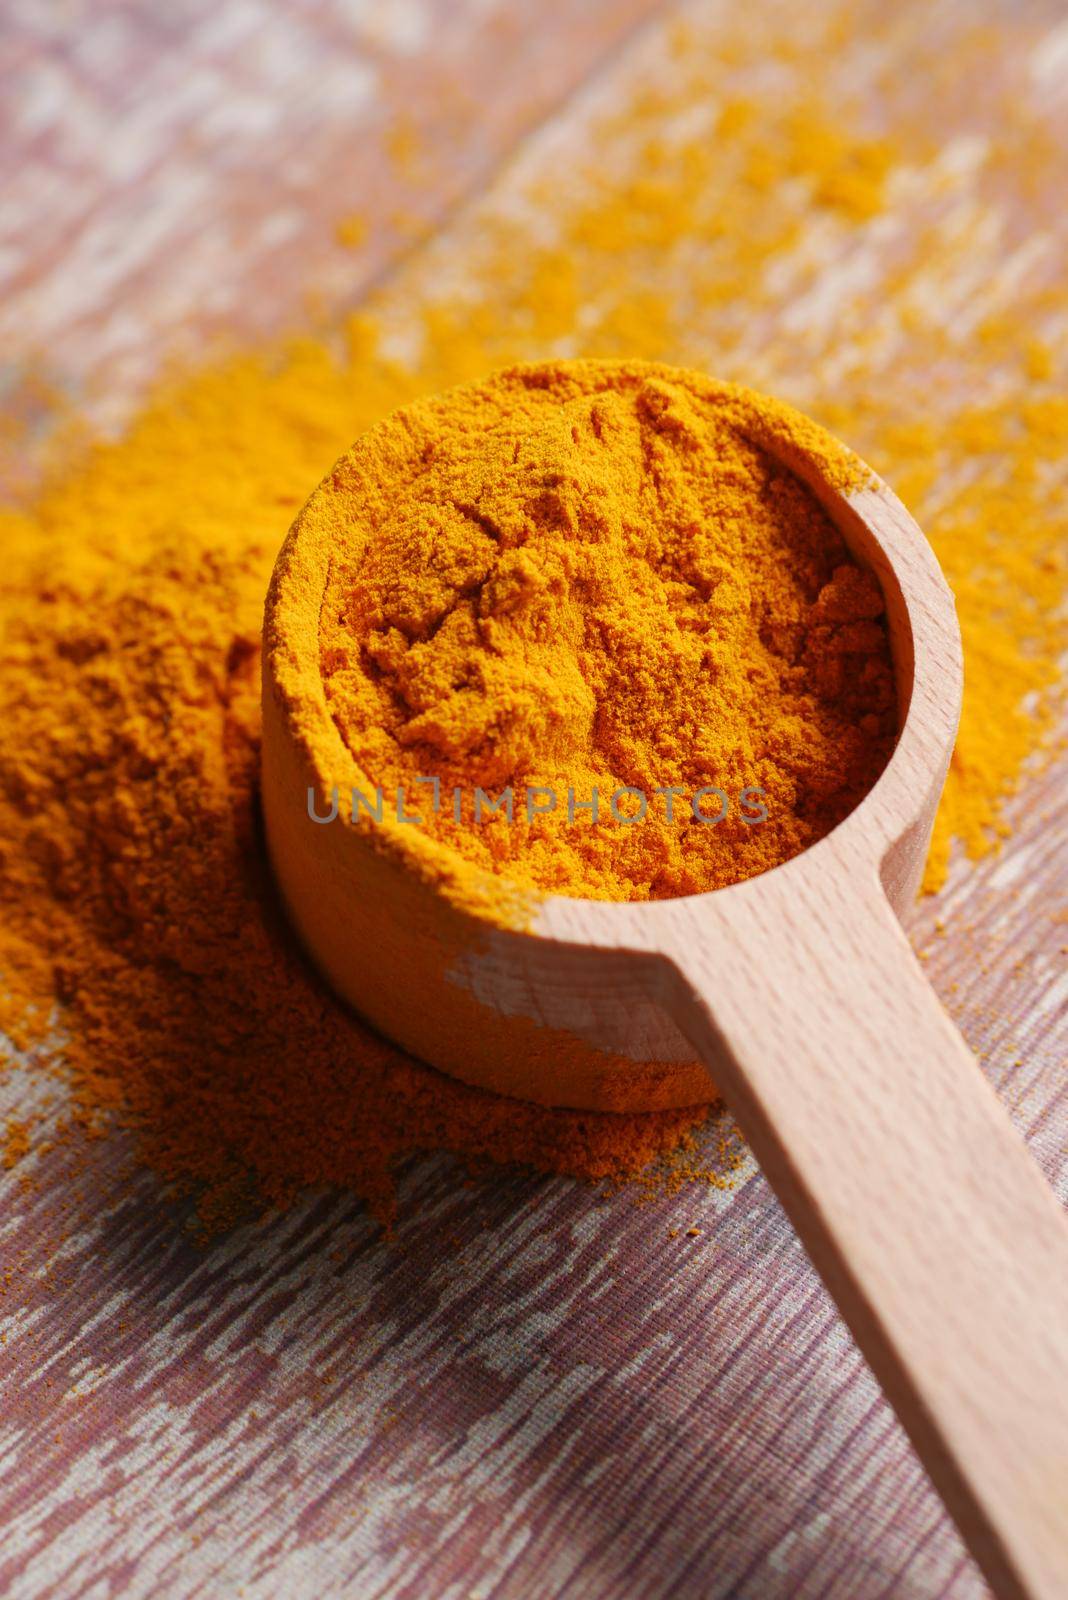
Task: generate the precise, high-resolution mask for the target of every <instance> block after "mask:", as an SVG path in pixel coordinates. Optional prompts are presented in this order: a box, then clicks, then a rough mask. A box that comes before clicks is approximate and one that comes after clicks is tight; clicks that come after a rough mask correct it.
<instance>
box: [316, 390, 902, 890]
mask: <svg viewBox="0 0 1068 1600" xmlns="http://www.w3.org/2000/svg"><path fill="white" fill-rule="evenodd" d="M803 435H805V424H804V421H803V419H800V418H797V417H796V416H795V415H794V414H793V413H790V412H788V411H787V410H786V408H784V407H780V406H778V405H777V404H776V403H775V402H772V401H766V400H763V399H762V398H760V397H757V396H754V395H752V394H750V393H749V392H748V391H745V390H741V389H738V388H736V387H733V386H725V385H719V384H715V383H713V382H712V381H711V380H709V379H707V378H704V377H702V376H701V375H699V374H697V373H692V372H687V371H684V370H680V369H675V368H670V367H662V366H658V365H654V364H650V363H642V362H624V363H608V362H589V361H587V362H574V361H561V362H555V363H547V364H541V365H537V366H528V367H518V368H514V369H510V370H509V371H507V372H504V373H501V374H499V375H497V376H496V377H494V378H492V379H490V380H488V381H486V382H484V383H479V384H474V385H471V386H468V387H465V388H461V389H457V390H453V391H451V392H450V393H448V394H447V395H445V396H442V397H439V398H438V399H436V400H433V401H423V402H418V403H416V404H414V405H412V406H410V407H408V408H406V409H405V410H404V411H403V412H400V413H397V414H395V415H394V416H393V417H391V418H389V419H387V421H386V422H384V423H383V424H380V425H379V426H377V427H376V428H373V429H371V430H370V431H369V432H368V433H367V434H365V435H364V436H363V438H362V439H361V440H360V441H359V442H358V444H357V445H356V446H355V448H354V450H353V451H352V452H351V453H350V456H349V457H347V458H345V459H344V460H343V461H342V462H341V463H339V466H338V468H337V469H336V470H335V472H334V474H333V475H332V477H331V478H330V479H329V480H327V483H326V484H324V486H323V487H322V489H321V490H320V491H319V492H318V494H317V495H316V496H315V497H314V498H313V500H312V502H311V503H310V504H309V507H308V508H307V509H306V511H305V513H304V515H303V518H302V519H301V521H300V523H299V528H300V532H301V536H302V537H303V538H305V539H307V538H308V537H309V536H311V537H313V538H315V539H318V540H320V541H321V542H322V544H323V545H324V547H325V548H326V549H327V551H328V562H327V563H324V566H325V567H326V569H327V571H328V576H327V579H326V585H325V591H324V594H323V601H322V606H321V610H320V613H319V665H320V671H321V676H322V684H323V689H324V693H325V697H326V704H327V706H328V708H329V712H330V716H331V718H332V720H333V724H334V726H335V728H336V729H337V731H338V733H340V735H341V738H342V740H343V741H344V744H345V746H346V747H347V749H348V751H349V752H350V754H351V756H352V757H353V759H354V761H355V763H356V766H357V768H358V769H359V771H360V772H361V773H362V774H365V775H366V778H367V786H368V792H369V793H370V791H373V790H378V789H381V790H382V791H383V793H384V794H385V795H387V796H390V797H392V796H393V795H395V793H396V791H397V789H398V788H399V787H400V788H403V789H404V791H405V793H406V795H407V796H409V797H410V800H411V807H412V810H413V811H415V810H418V812H419V814H420V815H423V823H422V826H423V827H424V828H425V829H426V832H427V834H428V835H429V836H430V837H431V838H432V839H434V840H435V841H437V842H439V843H440V846H441V848H442V850H443V851H448V852H455V853H456V854H457V855H458V856H459V857H461V858H462V859H463V861H464V862H467V863H471V864H472V865H474V866H475V867H477V868H480V869H488V870H490V871H492V872H495V873H499V874H502V875H504V876H506V877H507V878H508V879H509V880H510V881H513V882H515V883H516V884H518V885H521V886H523V887H525V888H530V889H534V890H540V891H554V892H557V893H563V894H572V895H583V896H592V897H595V898H612V899H627V900H642V899H648V898H656V897H665V896H673V895H682V894H691V893H697V892H700V891H703V890H708V889H713V888H717V887H720V886H722V885H724V884H727V883H730V882H735V881H738V880H740V879H743V878H748V877H751V876H753V875H755V874H757V873H759V872H763V871H765V870H767V869H768V868H769V867H772V866H774V865H776V864H778V863H779V862H782V861H785V860H787V859H789V858H790V857H791V856H793V855H796V854H797V853H798V852H800V851H802V850H804V849H805V848H807V847H808V846H809V845H811V844H812V843H814V842H815V841H816V840H817V839H819V838H820V837H822V836H823V835H824V834H825V833H827V832H828V831H829V830H830V829H831V828H833V827H834V826H835V825H836V824H837V823H838V822H839V821H841V819H842V818H843V817H845V816H846V815H847V814H848V813H849V812H850V811H851V810H852V809H853V808H854V806H855V805H856V804H857V803H858V801H859V800H860V799H861V798H862V797H863V796H864V794H865V793H866V792H867V791H868V789H869V788H870V787H871V785H872V784H873V783H874V781H875V779H876V778H877V777H878V775H879V773H880V771H881V770H882V768H883V766H884V765H885V762H886V760H887V758H888V755H889V752H890V749H891V746H892V741H893V737H894V732H895V720H896V710H895V699H894V689H893V679H892V671H891V665H890V655H889V646H888V639H887V633H886V627H885V621H884V617H883V601H882V596H881V593H880V591H879V588H878V585H877V583H876V581H875V580H874V578H873V577H872V576H871V575H870V574H869V573H867V572H866V571H863V570H861V569H860V568H859V567H858V566H856V565H855V564H854V563H853V561H852V558H851V556H850V553H849V551H848V549H847V547H846V545H845V543H844V541H843V539H842V537H841V535H840V534H839V533H838V531H837V530H836V528H835V527H834V525H833V524H832V522H831V521H830V520H829V518H828V517H827V515H826V513H825V512H824V511H823V509H822V508H821V506H820V505H819V503H818V502H817V501H816V499H815V498H814V496H813V495H812V494H811V492H810V491H809V490H808V488H807V487H806V486H805V485H804V484H803V483H802V482H801V480H800V479H799V478H798V477H797V476H795V475H794V473H793V472H791V471H790V470H789V468H788V467H786V466H784V465H783V464H782V461H781V460H780V459H778V458H777V454H776V453H772V450H771V449H769V448H768V442H769V441H773V440H776V439H777V440H779V441H786V442H787V443H788V445H789V446H790V447H792V448H793V449H795V450H796V449H798V448H807V449H808V450H809V452H811V451H812V450H813V449H818V450H821V451H822V460H821V469H822V470H823V471H825V473H826V474H827V475H828V476H829V477H830V478H831V479H832V481H837V482H841V481H842V479H843V474H845V473H847V472H848V471H850V470H854V471H855V470H856V469H855V467H851V466H849V465H848V464H847V463H844V462H843V461H842V459H840V457H839V455H838V454H837V453H836V452H835V447H834V443H833V441H831V440H829V439H827V437H826V436H820V435H818V430H816V429H814V428H813V429H811V431H810V433H809V434H808V436H805V437H800V436H803ZM320 770H322V768H321V769H320ZM332 776H336V775H331V774H330V773H329V772H328V771H324V772H323V777H324V781H325V783H326V786H327V787H329V785H330V783H331V781H332ZM427 778H434V779H437V780H438V786H439V787H438V792H437V804H436V807H435V808H430V807H428V806H426V805H424V804H422V803H420V802H422V801H424V800H426V799H428V798H429V794H428V789H427V786H426V784H425V780H426V779H427ZM418 779H423V780H424V783H423V784H422V785H420V784H419V783H417V780H418ZM478 790H482V791H483V792H484V793H485V794H486V795H487V796H489V799H490V800H491V801H493V802H496V808H495V809H491V808H490V805H489V804H488V803H486V802H482V803H480V804H479V806H478V809H477V811H476V795H477V791H478ZM624 790H627V791H631V792H630V793H629V794H627V795H624V794H621V793H620V791H624ZM507 791H510V799H509V798H508V796H507ZM702 791H703V792H704V793H703V795H702ZM713 791H716V792H713ZM502 793H504V794H505V801H504V802H503V803H502V798H501V797H502ZM595 795H596V807H597V809H596V815H595V814H594V811H593V810H592V805H593V803H594V796H595ZM613 796H616V797H617V799H616V801H615V804H613ZM695 796H701V798H700V799H698V800H696V801H695V799H694V797H695ZM532 797H533V798H532ZM509 808H510V811H511V815H509V814H508V813H509ZM698 811H699V812H700V813H701V815H697V812H698ZM424 813H425V815H424ZM762 813H766V815H765V814H762ZM717 817H719V818H720V819H721V820H719V821H715V820H714V819H715V818H717Z"/></svg>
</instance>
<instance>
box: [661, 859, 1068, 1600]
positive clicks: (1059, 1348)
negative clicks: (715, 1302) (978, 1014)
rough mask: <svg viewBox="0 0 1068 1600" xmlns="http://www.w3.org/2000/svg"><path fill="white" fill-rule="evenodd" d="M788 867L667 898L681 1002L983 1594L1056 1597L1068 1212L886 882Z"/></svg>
mask: <svg viewBox="0 0 1068 1600" xmlns="http://www.w3.org/2000/svg"><path fill="white" fill-rule="evenodd" d="M783 876H784V875H782V874H780V873H772V874H769V875H767V876H766V877H765V878H761V879H756V880H753V881H752V883H751V885H747V886H746V887H747V888H751V889H752V890H754V891H756V892H754V893H753V894H752V896H751V898H750V900H749V905H750V915H749V916H748V917H746V918H745V919H744V920H740V919H738V917H737V916H736V915H735V916H733V917H731V918H730V919H729V920H728V919H726V918H725V919H724V921H723V924H722V925H721V926H717V920H716V911H715V904H714V897H710V898H709V899H706V900H705V901H703V902H693V903H691V907H690V908H688V907H686V903H685V902H679V903H678V916H677V919H676V920H675V921H673V922H672V923H671V924H669V926H668V928H665V929H662V930H661V934H660V937H659V939H658V943H659V946H660V949H661V951H662V953H663V954H665V955H667V956H668V957H669V958H670V960H671V964H672V966H673V967H674V968H675V970H676V972H677V973H678V974H679V975H680V976H681V979H682V982H681V983H680V984H677V985H675V989H674V994H673V998H672V1001H671V1006H672V1010H673V1012H674V1014H675V1018H676V1021H677V1022H678V1024H679V1026H680V1027H681V1028H682V1030H683V1031H684V1032H685V1033H686V1034H687V1035H688V1036H689V1038H690V1039H691V1040H692V1042H693V1043H694V1045H695V1046H696V1048H697V1049H698V1051H699V1052H700V1053H701V1055H702V1058H703V1059H704V1060H705V1061H706V1062H707V1063H708V1065H709V1068H710V1070H711V1072H712V1073H713V1075H714V1077H715V1080H716V1082H717V1085H718V1086H719V1088H720V1090H721V1091H722V1093H723V1095H724V1097H725V1099H726V1100H727V1102H728V1104H729V1105H730V1106H731V1107H732V1109H733V1110H734V1111H735V1112H736V1114H737V1116H738V1119H739V1121H740V1123H741V1126H742V1128H743V1130H744V1132H745V1134H746V1136H747V1138H748V1140H749V1142H750V1144H751V1146H752V1148H753V1151H754V1154H755V1155H756V1157H757V1159H758V1161H759V1162H760V1164H761V1166H762V1168H763V1170H764V1172H765V1173H766V1175H767V1177H768V1179H769V1180H770V1182H771V1184H772V1185H773V1187H774V1189H775V1190H776V1193H777V1194H778V1196H779V1199H780V1200H781V1202H782V1204H783V1206H784V1207H785V1209H786V1211H787V1212H788V1214H789V1216H790V1218H791V1220H792V1222H793V1224H794V1227H795V1228H796V1230H797V1232H798V1233H799V1235H800V1237H801V1239H802V1241H803V1243H804V1245H805V1247H806V1249H807V1251H808V1253H809V1255H810V1256H811V1258H812V1260H813V1262H814V1264H815V1266H816V1267H817V1269H818V1271H819V1272H820V1274H821V1276H822V1277H823V1279H824V1281H825V1283H826V1285H827V1287H828V1289H829V1290H830V1292H831V1294H832V1295H833V1296H834V1298H835V1300H836V1302H837V1304H838V1307H839V1310H840V1311H841V1312H842V1315H843V1316H844V1318H845V1320H846V1322H847V1323H848V1324H849V1326H850V1328H851V1329H852V1332H853V1334H854V1337H855V1338H856V1340H857V1343H858V1345H859V1346H860V1348H861V1350H862V1351H863V1353H864V1355H865V1357H866V1358H867V1360H868V1362H869V1363H870V1365H871V1367H872V1368H873V1370H874V1372H875V1375H876V1377H877V1378H878V1379H879V1381H880V1383H881V1384H882V1386H883V1387H884V1389H885V1390H886V1393H887V1395H888V1397H889V1399H890V1400H891V1402H892V1404H893V1406H894V1408H895V1410H896V1411H897V1414H898V1416H899V1418H900V1420H901V1422H902V1423H903V1424H904V1426H905V1428H906V1430H907V1431H908V1433H909V1436H910V1438H911V1439H912V1442H913V1444H914V1445H915V1447H916V1450H917V1452H918V1454H919V1456H920V1458H921V1460H922V1461H923V1463H924V1465H925V1467H926V1469H927V1471H928V1473H929V1475H930V1477H931V1479H932V1481H933V1482H934V1484H935V1486H936V1488H937V1489H938V1491H939V1493H940V1494H941V1496H942V1498H943V1500H944V1502H945V1504H946V1506H947V1508H948V1510H949V1511H950V1512H951V1514H952V1515H953V1517H954V1519H955V1520H956V1522H957V1525H958V1527H959V1529H960V1531H961V1533H962V1535H963V1537H964V1539H965V1542H966V1543H967V1545H968V1547H969V1549H970V1550H971V1552H972V1554H973V1555H974V1557H975V1559H976V1560H977V1561H978V1563H979V1565H980V1566H981V1568H982V1569H983V1572H984V1573H985V1575H986V1577H987V1580H988V1581H989V1583H990V1584H991V1586H992V1587H993V1589H994V1592H995V1593H996V1594H997V1595H998V1596H999V1597H1002V1600H1017V1597H1021V1600H1023V1597H1025V1600H1065V1596H1068V1225H1066V1221H1065V1218H1064V1216H1063V1214H1062V1211H1061V1208H1060V1206H1059V1204H1058V1202H1057V1200H1056V1198H1055V1196H1054V1194H1053V1192H1052V1191H1051V1190H1050V1188H1049V1187H1048V1186H1047V1184H1046V1182H1045V1180H1044V1179H1043V1177H1042V1175H1041V1173H1040V1171H1039V1169H1038V1167H1037V1166H1036V1165H1035V1163H1034V1161H1033V1160H1032V1158H1031V1156H1030V1155H1029V1154H1028V1151H1027V1149H1026V1147H1025V1145H1024V1143H1023V1141H1022V1140H1021V1138H1020V1137H1019V1135H1018V1134H1017V1133H1016V1132H1015V1130H1014V1128H1013V1127H1012V1125H1011V1123H1010V1121H1009V1119H1008V1117H1007V1115H1006V1114H1005V1112H1004V1110H1003V1109H1002V1106H1001V1104H1000V1103H999V1101H998V1099H997V1097H996V1095H995V1094H994V1092H993V1090H992V1089H991V1088H990V1086H989V1084H988V1083H987V1082H986V1080H985V1079H984V1077H983V1075H982V1073H981V1071H980V1069H979V1067H978V1065H977V1063H976V1061H975V1058H974V1057H973V1056H972V1054H971V1052H970V1051H969V1050H968V1048H967V1046H966V1045H965V1044H964V1041H963V1040H962V1038H961V1037H960V1035H959V1033H958V1032H957V1030H956V1029H955V1028H954V1026H953V1024H952V1023H951V1022H950V1020H949V1018H948V1017H947V1015H946V1013H945V1012H944V1010H943V1009H942V1007H941V1005H940V1004H939V1002H938V1000H937V998H936V997H935V994H934V992H933V990H932V989H931V987H930V985H929V983H928V982H927V980H926V978H925V977H924V975H923V972H922V970H921V968H920V965H919V963H918V962H917V960H916V958H915V956H914V955H913V952H912V950H911V948H910V946H909V943H908V940H907V938H906V936H905V934H904V932H903V930H902V928H901V926H900V924H899V923H898V921H897V919H896V917H895V916H894V914H893V912H892V911H891V909H890V907H889V905H888V903H887V901H886V899H885V897H884V895H883V893H882V890H881V888H880V887H879V885H878V883H877V882H875V881H873V882H872V883H871V884H870V885H867V884H866V881H865V880H864V879H861V880H859V881H858V882H846V881H840V882H834V881H831V882H829V883H824V882H820V881H819V880H817V879H815V878H813V879H811V880H809V881H808V882H807V884H805V885H804V892H802V893H801V894H799V893H798V885H797V883H796V881H793V882H791V884H790V886H788V887H783V886H780V882H779V881H777V880H780V879H781V878H782V877H783ZM698 907H699V909H698Z"/></svg>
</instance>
